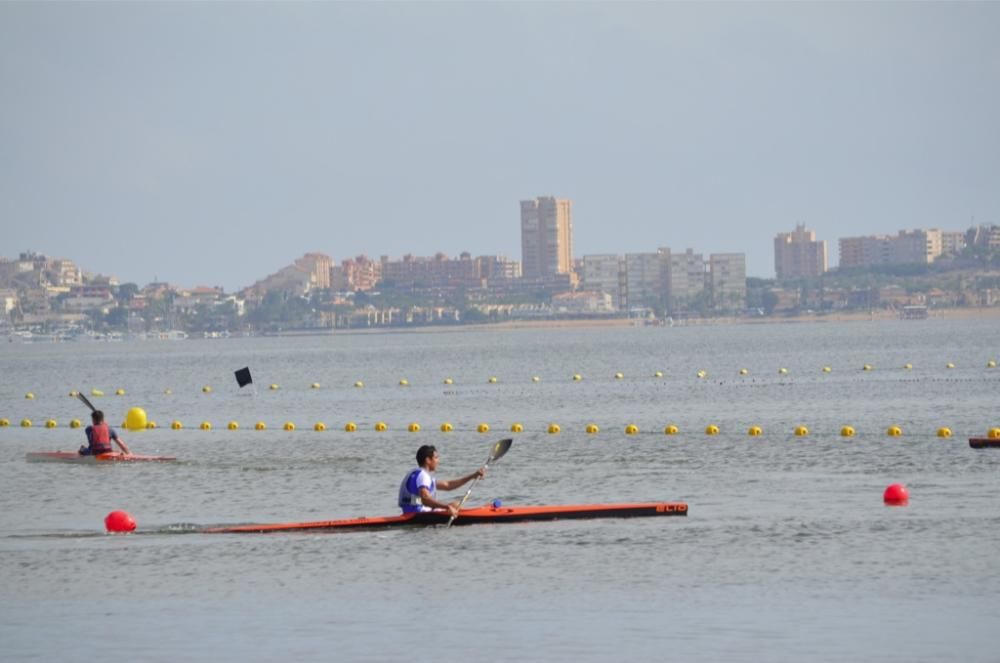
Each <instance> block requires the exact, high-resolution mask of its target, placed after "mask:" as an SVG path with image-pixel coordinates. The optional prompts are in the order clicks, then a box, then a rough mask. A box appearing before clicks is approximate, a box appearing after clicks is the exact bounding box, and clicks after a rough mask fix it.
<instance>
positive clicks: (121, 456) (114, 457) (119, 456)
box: [27, 451, 177, 463]
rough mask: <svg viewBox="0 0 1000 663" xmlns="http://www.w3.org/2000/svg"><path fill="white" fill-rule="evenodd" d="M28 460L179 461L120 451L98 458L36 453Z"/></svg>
mask: <svg viewBox="0 0 1000 663" xmlns="http://www.w3.org/2000/svg"><path fill="white" fill-rule="evenodd" d="M27 459H28V462H30V463H135V462H140V461H153V462H164V461H171V460H177V459H176V458H174V457H173V456H140V455H139V454H125V453H122V452H120V451H109V452H108V453H106V454H97V455H96V456H81V455H80V454H79V453H77V452H76V451H34V452H29V453H28V454H27Z"/></svg>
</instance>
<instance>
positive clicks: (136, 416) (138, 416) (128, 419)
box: [125, 407, 147, 430]
mask: <svg viewBox="0 0 1000 663" xmlns="http://www.w3.org/2000/svg"><path fill="white" fill-rule="evenodd" d="M146 421H147V419H146V411H145V410H143V409H142V408H141V407H133V408H129V411H128V413H126V414H125V428H126V429H127V430H144V429H145V428H146Z"/></svg>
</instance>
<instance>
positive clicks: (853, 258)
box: [840, 229, 942, 269]
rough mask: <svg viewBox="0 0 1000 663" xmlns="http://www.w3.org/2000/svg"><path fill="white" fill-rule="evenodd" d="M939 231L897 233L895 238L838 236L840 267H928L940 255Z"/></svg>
mask: <svg viewBox="0 0 1000 663" xmlns="http://www.w3.org/2000/svg"><path fill="white" fill-rule="evenodd" d="M941 252H942V241H941V231H940V230H937V229H931V230H920V229H918V230H900V231H899V234H898V235H894V236H889V235H871V236H868V237H842V238H841V239H840V268H841V269H849V268H853V267H880V266H885V265H907V264H914V263H918V264H924V265H927V264H930V263H932V262H934V260H935V258H937V257H938V256H940V255H941Z"/></svg>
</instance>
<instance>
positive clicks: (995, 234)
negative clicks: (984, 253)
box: [965, 225, 1000, 250]
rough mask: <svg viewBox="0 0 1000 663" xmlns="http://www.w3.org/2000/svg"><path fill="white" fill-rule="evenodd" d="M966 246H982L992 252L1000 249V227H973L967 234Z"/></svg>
mask: <svg viewBox="0 0 1000 663" xmlns="http://www.w3.org/2000/svg"><path fill="white" fill-rule="evenodd" d="M965 245H966V246H981V247H984V248H987V249H990V250H996V249H1000V226H998V225H989V226H985V225H984V226H973V227H972V228H969V230H968V231H966V233H965Z"/></svg>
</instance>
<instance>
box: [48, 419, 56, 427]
mask: <svg viewBox="0 0 1000 663" xmlns="http://www.w3.org/2000/svg"><path fill="white" fill-rule="evenodd" d="M58 425H59V424H57V423H56V420H55V419H49V420H48V421H46V422H45V427H46V428H55V427H56V426H58Z"/></svg>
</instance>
